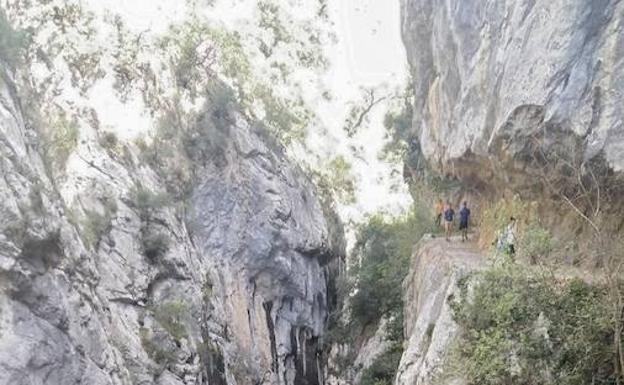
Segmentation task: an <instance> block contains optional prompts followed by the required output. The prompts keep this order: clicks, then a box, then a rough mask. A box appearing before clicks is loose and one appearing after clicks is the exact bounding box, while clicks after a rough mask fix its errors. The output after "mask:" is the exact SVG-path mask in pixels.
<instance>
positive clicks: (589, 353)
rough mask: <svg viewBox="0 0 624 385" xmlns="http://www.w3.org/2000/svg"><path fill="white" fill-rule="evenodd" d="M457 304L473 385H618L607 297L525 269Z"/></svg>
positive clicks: (478, 286)
mask: <svg viewBox="0 0 624 385" xmlns="http://www.w3.org/2000/svg"><path fill="white" fill-rule="evenodd" d="M474 282H476V283H475V284H474V287H473V290H469V287H470V286H471V285H465V286H461V294H460V295H459V298H455V299H453V300H452V301H451V305H452V308H453V311H454V317H455V320H456V322H457V323H458V324H459V325H460V328H461V340H460V341H459V342H458V353H459V355H460V356H461V359H460V360H459V361H460V362H461V363H462V365H463V369H464V370H465V374H466V376H467V379H468V381H469V383H470V384H479V385H504V384H566V385H582V384H616V383H618V382H617V380H616V376H617V374H616V373H615V369H614V362H615V361H614V360H615V359H616V353H615V351H616V346H615V345H616V344H614V335H615V334H614V333H615V332H616V331H615V330H614V329H615V325H616V322H615V320H614V319H613V316H612V314H613V313H612V312H610V307H609V298H608V293H607V290H606V289H605V288H603V287H598V286H591V285H589V284H587V283H585V282H583V281H581V280H579V279H571V280H570V279H566V280H557V279H554V278H553V277H552V276H547V275H542V274H539V273H535V272H533V271H532V270H528V269H527V268H522V267H519V266H503V267H498V268H495V269H493V270H490V271H487V272H485V273H483V274H482V275H481V276H479V277H478V278H477V279H476V280H475V281H474Z"/></svg>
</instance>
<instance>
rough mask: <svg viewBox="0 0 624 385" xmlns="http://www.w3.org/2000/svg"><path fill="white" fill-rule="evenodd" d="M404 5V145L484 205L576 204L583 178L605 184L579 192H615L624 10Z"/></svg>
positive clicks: (534, 4)
mask: <svg viewBox="0 0 624 385" xmlns="http://www.w3.org/2000/svg"><path fill="white" fill-rule="evenodd" d="M401 6H402V34H403V40H404V43H405V47H406V49H407V54H408V60H409V63H410V67H411V73H412V74H413V90H414V93H415V106H414V120H413V123H414V125H413V137H414V138H415V139H416V141H415V142H417V143H418V145H417V147H418V152H420V153H421V154H422V156H423V157H424V158H425V159H426V160H427V162H428V164H429V166H430V167H431V168H433V169H434V170H436V171H438V172H441V173H443V174H445V175H448V176H452V177H457V178H458V179H459V180H460V181H461V182H462V183H463V184H464V188H465V189H466V190H469V191H476V192H478V193H481V194H486V195H488V196H490V197H491V196H495V195H500V194H501V193H502V192H505V191H513V192H514V193H521V194H524V195H526V196H528V197H536V196H537V197H544V196H548V195H550V194H553V191H552V190H553V189H556V190H558V191H557V192H562V194H563V195H566V196H567V197H570V199H574V197H575V196H576V195H580V193H579V194H577V193H578V191H577V189H578V184H579V183H578V176H579V175H580V177H581V178H585V177H586V176H587V175H588V174H592V173H593V174H595V175H600V176H602V177H604V179H601V177H600V176H599V177H597V178H590V181H587V182H586V183H585V185H586V186H588V185H589V186H592V188H594V185H598V186H599V187H597V188H602V189H603V192H604V191H607V190H609V189H613V186H614V185H615V184H614V183H613V181H614V179H615V178H621V172H622V170H624V157H623V154H624V151H623V149H624V127H623V126H622V122H623V117H624V115H623V112H622V109H621V108H619V104H620V102H621V95H622V92H624V75H622V74H623V73H624V71H623V69H624V55H623V53H622V47H624V34H622V32H621V29H622V25H623V23H624V4H622V2H619V1H614V0H600V1H572V2H570V1H546V0H537V1H535V0H531V1H529V0H527V1H499V0H492V1H476V0H468V1H465V0H453V1H446V2H442V1H427V0H402V1H401ZM578 170H581V172H580V173H578V174H579V175H577V172H578ZM545 175H547V177H546V178H549V179H550V180H548V181H547V183H544V182H545V181H544V179H545V177H544V176H545ZM569 176H572V177H571V178H568V177H569ZM594 179H599V181H595V180H594ZM549 184H550V186H549ZM605 186H607V187H605ZM549 187H551V188H549ZM553 187H554V188H553ZM613 194H614V196H615V195H617V194H619V192H618V193H616V192H613ZM614 204H618V205H619V201H617V202H615V201H614ZM580 205H581V206H582V204H580Z"/></svg>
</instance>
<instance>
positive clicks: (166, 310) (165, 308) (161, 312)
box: [154, 301, 189, 341]
mask: <svg viewBox="0 0 624 385" xmlns="http://www.w3.org/2000/svg"><path fill="white" fill-rule="evenodd" d="M188 312H189V309H188V306H187V305H186V304H185V303H184V302H182V301H170V302H165V303H163V304H161V305H158V306H156V307H155V308H154V318H155V319H156V321H157V322H158V324H159V325H160V326H162V328H163V329H165V330H166V331H167V333H169V335H171V336H172V337H173V338H174V339H175V340H177V341H180V340H181V339H183V338H186V337H187V336H188V333H187V331H186V326H185V324H184V323H185V321H186V318H187V316H188Z"/></svg>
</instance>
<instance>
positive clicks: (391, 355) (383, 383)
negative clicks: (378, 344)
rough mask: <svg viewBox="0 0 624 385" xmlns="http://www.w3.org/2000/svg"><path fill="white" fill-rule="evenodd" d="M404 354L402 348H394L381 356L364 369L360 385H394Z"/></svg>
mask: <svg viewBox="0 0 624 385" xmlns="http://www.w3.org/2000/svg"><path fill="white" fill-rule="evenodd" d="M402 354H403V349H401V347H400V346H393V347H391V348H390V349H388V350H387V351H386V352H385V353H383V354H381V355H380V356H379V357H377V358H376V359H375V360H374V361H373V363H372V364H371V366H369V367H368V368H366V369H364V371H363V372H362V378H361V380H360V385H392V384H393V383H394V377H395V376H396V371H397V368H398V366H399V361H400V360H401V355H402Z"/></svg>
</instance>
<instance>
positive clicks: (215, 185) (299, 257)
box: [0, 70, 344, 385]
mask: <svg viewBox="0 0 624 385" xmlns="http://www.w3.org/2000/svg"><path fill="white" fill-rule="evenodd" d="M0 72H1V73H2V76H1V77H0V79H1V80H0V166H1V169H2V179H1V180H0V202H1V203H0V213H1V215H0V384H7V385H9V384H10V385H31V384H33V385H34V384H50V385H52V384H94V385H100V384H101V385H104V384H111V385H112V384H133V385H138V384H159V385H182V384H186V385H190V384H211V385H213V384H322V383H323V378H322V375H321V373H323V365H324V363H323V361H324V357H323V350H322V346H321V344H322V340H323V334H324V331H325V328H326V321H327V316H328V311H329V309H330V308H331V307H332V306H333V303H334V300H335V299H334V298H333V297H332V296H333V293H332V292H331V290H330V288H329V287H330V286H331V284H332V280H333V279H334V273H335V269H334V267H335V266H336V263H337V260H338V258H337V257H339V256H341V255H342V253H343V250H344V245H343V244H342V241H341V239H342V235H341V234H342V229H341V228H340V226H338V225H336V224H335V222H334V221H333V220H332V219H331V217H330V216H325V215H324V213H323V210H322V207H321V204H320V203H319V200H318V199H317V197H316V196H315V192H314V189H313V187H312V185H311V184H310V182H309V181H308V180H307V178H306V177H305V176H304V174H303V173H302V172H301V171H300V170H299V169H298V168H296V167H294V166H292V165H291V164H290V163H289V162H288V160H287V159H286V157H285V156H284V155H283V153H282V151H281V150H280V148H279V146H276V145H272V144H270V143H271V142H270V140H269V139H268V138H266V137H265V135H264V134H263V133H262V130H261V129H259V128H256V127H253V126H251V125H250V124H248V123H247V122H246V121H245V120H244V119H242V118H240V117H236V116H237V115H236V113H235V112H232V116H235V118H233V119H231V121H230V123H229V124H228V125H227V126H226V127H222V128H221V129H220V130H217V131H214V134H215V136H214V137H215V138H221V139H223V143H222V146H220V147H219V151H218V154H217V155H218V156H215V157H214V158H212V159H211V160H210V161H208V162H206V163H205V164H204V165H203V166H202V167H201V168H199V169H198V172H197V179H196V180H195V183H194V186H193V189H192V191H193V192H192V198H191V199H190V202H187V203H188V204H187V205H186V206H185V207H181V205H179V204H178V203H179V202H171V201H168V200H167V199H165V198H163V197H164V196H166V194H165V193H164V191H165V188H164V186H163V183H161V180H160V178H159V177H158V175H157V174H156V173H155V172H154V171H153V170H152V169H150V167H148V166H147V165H146V164H145V162H142V161H141V160H140V159H139V154H138V153H137V151H136V150H135V149H133V148H131V147H128V146H123V151H120V152H119V153H123V154H124V156H120V155H119V153H118V151H117V149H115V150H114V151H113V150H111V149H105V148H103V147H102V146H101V145H100V144H99V142H98V140H97V139H96V136H95V134H94V133H93V132H91V131H89V129H87V128H85V127H86V126H87V125H86V124H84V127H83V126H81V131H80V139H79V140H78V142H77V144H76V148H75V149H73V150H72V152H71V155H70V156H69V159H68V162H67V167H66V171H65V173H64V174H63V176H62V177H55V178H54V180H52V178H51V177H50V170H49V164H48V163H47V162H46V161H44V158H43V157H42V153H44V144H43V141H42V139H41V137H40V135H39V130H38V129H36V128H37V127H32V124H31V123H30V122H27V121H26V119H25V117H24V116H23V113H22V112H23V108H22V103H24V102H25V101H20V100H19V98H18V97H17V96H16V95H17V92H16V89H15V86H14V82H13V80H12V78H11V76H10V75H8V74H7V73H6V72H5V71H3V70H2V71H0ZM207 119H208V118H206V119H204V120H200V121H199V122H198V124H208V122H207ZM78 123H79V124H83V123H85V122H82V121H79V122H78ZM119 146H122V145H121V144H120V145H119ZM188 213H192V214H188Z"/></svg>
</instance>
